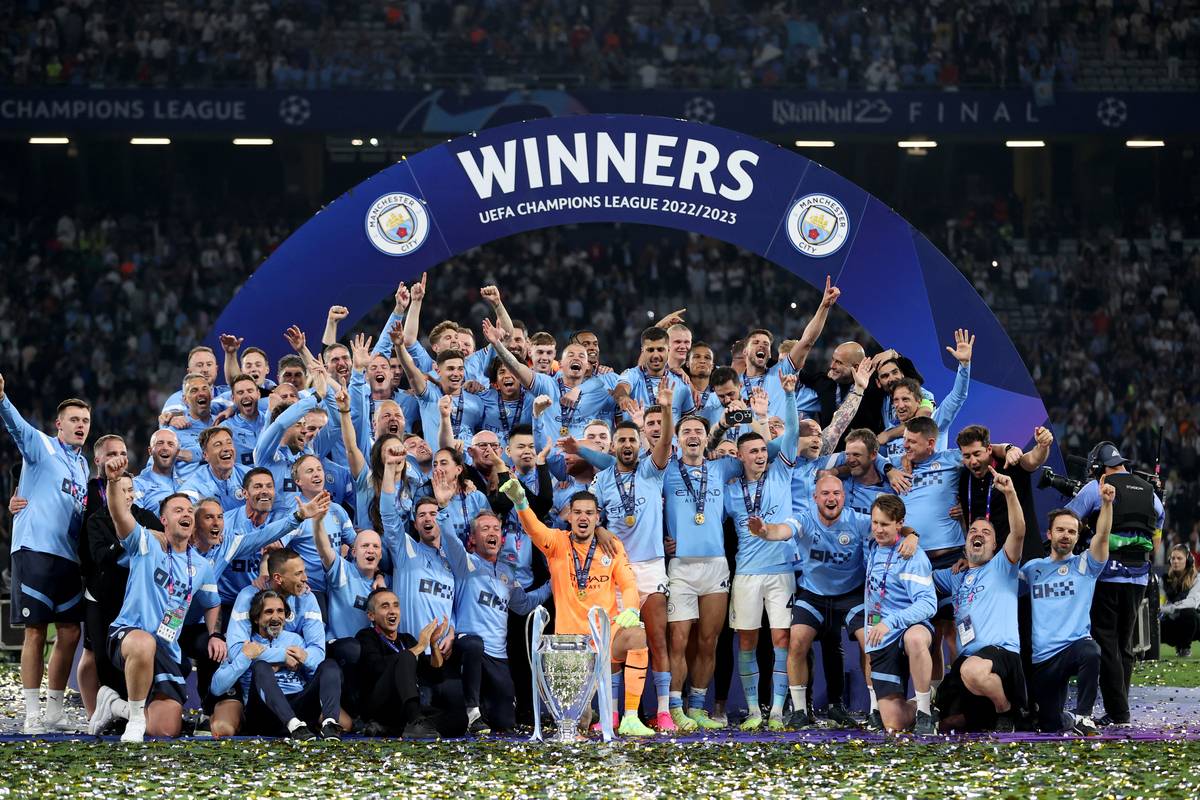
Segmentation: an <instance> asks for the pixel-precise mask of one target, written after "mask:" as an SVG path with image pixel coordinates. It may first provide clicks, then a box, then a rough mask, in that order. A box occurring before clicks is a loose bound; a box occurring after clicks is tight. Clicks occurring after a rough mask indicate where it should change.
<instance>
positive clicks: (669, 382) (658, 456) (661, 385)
mask: <svg viewBox="0 0 1200 800" xmlns="http://www.w3.org/2000/svg"><path fill="white" fill-rule="evenodd" d="M674 397H675V383H674V379H673V378H671V377H669V376H667V375H664V376H663V378H662V380H660V381H659V382H658V397H657V398H656V400H657V401H658V404H659V406H661V407H662V415H663V420H662V435H661V436H659V437H658V441H657V442H655V443H654V450H652V451H651V453H650V460H651V461H653V462H654V466H656V467H658V468H659V469H666V468H667V462H668V461H670V459H671V442H672V440H673V439H674V436H675V422H674V421H673V420H672V419H671V417H672V413H671V412H672V410H673V409H672V401H673V399H674Z"/></svg>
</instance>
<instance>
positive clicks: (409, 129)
mask: <svg viewBox="0 0 1200 800" xmlns="http://www.w3.org/2000/svg"><path fill="white" fill-rule="evenodd" d="M1163 97H1164V95H1163V94H1162V93H1159V92H1058V93H1056V94H1054V95H1053V96H1051V97H1045V98H1035V96H1034V94H1033V93H1032V92H1029V91H961V92H936V91H925V92H801V91H787V90H784V91H769V92H768V91H753V90H751V91H737V92H734V91H706V90H689V91H675V90H671V91H628V92H612V91H588V90H579V91H560V90H529V91H525V90H514V91H503V92H474V93H471V94H467V95H460V94H458V93H457V92H453V91H443V90H439V91H428V92H426V91H413V90H397V91H362V90H341V91H329V90H317V91H305V90H286V89H272V90H249V89H247V90H224V91H221V90H212V91H209V90H139V89H52V90H21V89H8V90H4V91H0V130H9V131H22V132H25V131H28V132H30V133H46V132H52V133H77V134H78V133H102V132H119V133H132V134H168V133H190V134H197V133H199V134H206V133H211V134H223V133H224V134H238V135H251V134H268V133H269V134H276V135H280V134H285V133H289V132H293V133H295V132H312V133H328V134H339V133H341V134H347V135H364V134H371V135H383V134H388V133H403V134H417V133H431V134H441V133H446V134H459V133H469V132H470V131H474V130H480V129H483V128H487V127H492V126H496V125H502V124H507V123H511V122H518V121H521V120H526V119H534V118H539V117H563V116H573V115H578V114H589V113H609V114H666V115H670V116H675V117H679V118H681V119H688V120H691V121H694V122H704V123H714V124H718V125H724V126H727V127H730V128H736V129H737V130H741V131H744V132H747V133H752V134H755V135H759V136H777V135H780V134H782V135H787V136H791V135H796V136H803V135H805V134H825V135H867V136H870V135H886V136H893V135H894V136H909V135H912V134H922V135H938V134H955V135H980V136H989V137H994V136H1031V135H1039V134H1040V135H1051V134H1091V135H1113V136H1143V135H1146V136H1166V135H1171V134H1175V133H1189V134H1190V133H1191V132H1194V131H1195V130H1197V128H1200V102H1197V94H1195V93H1182V92H1181V93H1175V94H1173V95H1171V98H1172V102H1171V103H1163V102H1161V101H1162V99H1163Z"/></svg>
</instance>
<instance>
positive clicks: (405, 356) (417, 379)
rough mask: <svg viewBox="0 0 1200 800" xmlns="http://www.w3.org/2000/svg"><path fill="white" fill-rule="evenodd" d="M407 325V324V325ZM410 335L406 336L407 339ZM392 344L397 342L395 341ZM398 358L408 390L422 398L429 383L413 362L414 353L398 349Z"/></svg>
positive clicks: (411, 315) (410, 317)
mask: <svg viewBox="0 0 1200 800" xmlns="http://www.w3.org/2000/svg"><path fill="white" fill-rule="evenodd" d="M416 304H417V301H415V300H414V301H413V306H416ZM412 317H413V314H409V319H412ZM405 324H406V325H407V322H406V323H405ZM407 336H408V334H405V338H406V339H407ZM392 344H393V345H395V344H396V342H395V340H394V339H393V340H392ZM396 356H397V357H398V358H399V359H400V366H401V368H402V369H403V370H404V374H405V375H406V376H407V377H408V390H409V392H411V393H412V394H413V396H415V397H420V396H421V395H423V394H425V386H426V384H427V383H428V382H429V381H428V379H426V377H425V373H424V372H421V370H420V369H418V368H417V362H415V361H413V357H412V353H410V352H408V348H407V347H399V346H397V347H396Z"/></svg>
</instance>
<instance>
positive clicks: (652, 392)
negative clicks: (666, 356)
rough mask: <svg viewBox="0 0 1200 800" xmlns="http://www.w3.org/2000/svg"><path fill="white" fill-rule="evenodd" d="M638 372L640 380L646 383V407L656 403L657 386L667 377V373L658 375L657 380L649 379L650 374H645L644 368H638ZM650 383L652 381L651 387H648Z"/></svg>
mask: <svg viewBox="0 0 1200 800" xmlns="http://www.w3.org/2000/svg"><path fill="white" fill-rule="evenodd" d="M638 370H639V371H641V373H642V380H643V381H645V383H646V394H647V395H648V397H647V399H646V405H652V404H654V403H657V402H658V384H659V383H661V382H662V379H663V378H665V377H667V373H665V372H664V373H663V374H662V375H659V376H658V377H657V378H651V377H650V374H649V373H648V372H646V370H645V368H644V367H638ZM650 381H654V385H653V386H651V385H650Z"/></svg>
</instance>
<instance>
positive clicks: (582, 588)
mask: <svg viewBox="0 0 1200 800" xmlns="http://www.w3.org/2000/svg"><path fill="white" fill-rule="evenodd" d="M595 555H596V537H595V535H593V536H592V543H591V545H589V546H588V554H587V560H586V561H584V562H583V566H580V565H579V552H578V551H577V550H576V549H575V543H574V542H572V543H571V561H572V562H574V565H575V588H576V589H577V590H578V591H579V593H580V594H583V593H584V592H586V591H587V585H588V576H589V575H590V574H591V572H592V557H593V556H595Z"/></svg>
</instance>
